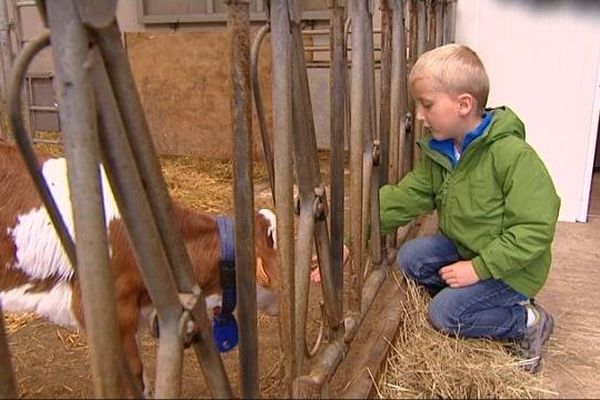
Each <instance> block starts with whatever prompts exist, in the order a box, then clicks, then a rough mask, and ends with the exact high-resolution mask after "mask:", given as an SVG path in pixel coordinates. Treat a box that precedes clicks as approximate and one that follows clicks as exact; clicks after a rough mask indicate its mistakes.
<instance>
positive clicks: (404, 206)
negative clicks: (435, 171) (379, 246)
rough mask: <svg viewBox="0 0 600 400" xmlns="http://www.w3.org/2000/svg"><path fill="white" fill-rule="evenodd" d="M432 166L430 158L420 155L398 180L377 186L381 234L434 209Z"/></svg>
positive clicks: (389, 231)
mask: <svg viewBox="0 0 600 400" xmlns="http://www.w3.org/2000/svg"><path fill="white" fill-rule="evenodd" d="M431 169H432V161H431V160H430V159H429V158H428V157H423V158H422V160H421V162H420V163H419V164H417V166H416V167H415V168H414V169H413V170H412V171H411V172H410V173H408V174H407V175H406V176H405V177H404V178H403V179H402V180H401V181H400V182H398V183H397V184H389V185H384V186H382V187H381V189H379V214H380V220H381V233H382V234H384V235H387V234H389V233H392V232H393V231H394V229H396V228H397V227H399V226H402V225H406V224H407V223H409V222H410V221H411V220H412V219H413V218H415V217H417V216H419V215H421V214H425V213H427V212H430V211H432V210H433V209H434V207H435V203H434V191H433V188H432V170H431Z"/></svg>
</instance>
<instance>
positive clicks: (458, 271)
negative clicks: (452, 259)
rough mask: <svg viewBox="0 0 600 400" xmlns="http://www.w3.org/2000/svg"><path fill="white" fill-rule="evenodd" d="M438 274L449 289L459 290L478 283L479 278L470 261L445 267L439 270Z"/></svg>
mask: <svg viewBox="0 0 600 400" xmlns="http://www.w3.org/2000/svg"><path fill="white" fill-rule="evenodd" d="M439 274H440V277H441V278H442V279H443V280H444V281H445V282H446V283H447V284H448V286H450V287H451V288H461V287H464V286H469V285H473V284H475V283H477V282H479V277H478V276H477V273H476V272H475V268H473V263H472V262H471V261H470V260H469V261H459V262H456V263H454V264H450V265H446V266H445V267H444V268H442V269H440V272H439Z"/></svg>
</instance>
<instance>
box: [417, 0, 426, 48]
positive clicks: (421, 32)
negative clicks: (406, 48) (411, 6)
mask: <svg viewBox="0 0 600 400" xmlns="http://www.w3.org/2000/svg"><path fill="white" fill-rule="evenodd" d="M427 1H428V0H417V58H418V57H419V56H420V55H421V54H423V53H425V52H426V51H427Z"/></svg>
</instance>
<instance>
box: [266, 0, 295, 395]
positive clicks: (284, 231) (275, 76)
mask: <svg viewBox="0 0 600 400" xmlns="http://www.w3.org/2000/svg"><path fill="white" fill-rule="evenodd" d="M270 12H271V49H272V50H271V57H272V82H273V83H272V84H273V131H274V132H277V134H276V135H274V142H273V144H274V162H275V164H276V165H277V166H278V167H277V169H276V170H275V204H276V207H275V210H276V215H277V252H278V257H279V262H280V265H281V289H280V293H281V296H280V301H279V315H280V318H279V334H280V343H281V348H282V349H289V350H288V351H287V352H284V363H283V366H284V372H285V378H284V382H283V386H284V387H283V391H282V392H283V393H282V396H283V397H291V395H292V379H293V376H294V371H295V370H296V364H297V360H296V355H295V352H294V351H291V349H294V345H295V343H296V340H297V336H296V332H295V330H294V327H295V318H296V310H295V307H294V298H295V290H294V267H293V265H294V264H293V263H294V211H293V210H294V201H293V191H292V183H293V174H292V172H293V171H292V163H291V162H290V160H291V159H292V37H291V33H290V29H291V27H290V14H289V9H288V2H287V1H277V2H273V3H272V4H271V6H270Z"/></svg>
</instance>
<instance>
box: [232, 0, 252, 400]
mask: <svg viewBox="0 0 600 400" xmlns="http://www.w3.org/2000/svg"><path fill="white" fill-rule="evenodd" d="M227 3H228V5H229V7H228V8H229V12H228V18H227V26H228V29H229V32H230V40H231V42H230V54H231V63H232V65H231V83H232V90H233V93H232V101H231V114H232V117H233V154H234V158H233V167H234V182H235V184H234V187H233V194H234V209H235V210H234V211H235V263H236V288H237V298H238V299H244V301H240V302H239V303H238V305H237V313H238V318H239V323H240V332H241V338H240V372H241V374H240V375H241V394H242V397H243V398H250V399H252V398H257V396H258V334H257V318H256V263H255V255H254V240H248V238H254V189H253V182H252V147H253V146H252V128H251V117H252V114H251V113H252V97H251V89H250V5H249V1H248V0H229V1H227Z"/></svg>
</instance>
